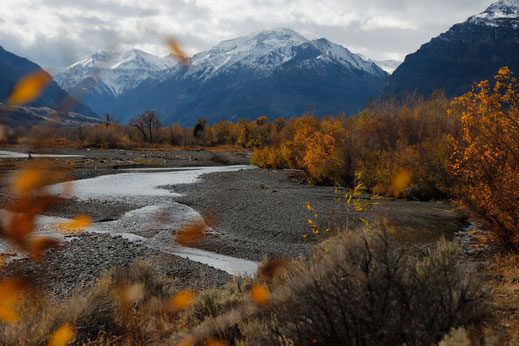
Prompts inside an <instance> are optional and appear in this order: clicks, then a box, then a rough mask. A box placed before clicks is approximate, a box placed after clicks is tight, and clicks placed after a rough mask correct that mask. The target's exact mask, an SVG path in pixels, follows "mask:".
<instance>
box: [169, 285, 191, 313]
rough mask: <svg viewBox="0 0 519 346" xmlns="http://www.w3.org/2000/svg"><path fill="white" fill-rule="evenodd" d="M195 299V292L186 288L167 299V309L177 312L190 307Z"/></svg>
mask: <svg viewBox="0 0 519 346" xmlns="http://www.w3.org/2000/svg"><path fill="white" fill-rule="evenodd" d="M194 301H195V294H194V293H193V291H190V290H186V291H182V292H180V293H178V294H176V295H174V296H173V297H171V299H170V300H169V304H168V310H170V311H172V312H177V311H181V310H185V309H187V308H188V307H190V306H191V305H192V304H193V302H194Z"/></svg>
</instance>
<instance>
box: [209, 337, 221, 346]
mask: <svg viewBox="0 0 519 346" xmlns="http://www.w3.org/2000/svg"><path fill="white" fill-rule="evenodd" d="M206 345H207V346H225V344H224V343H223V342H222V341H221V340H220V339H216V338H210V339H209V340H207V342H206Z"/></svg>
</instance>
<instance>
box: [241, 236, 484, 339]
mask: <svg viewBox="0 0 519 346" xmlns="http://www.w3.org/2000/svg"><path fill="white" fill-rule="evenodd" d="M331 241H333V244H330V243H329V244H327V246H326V244H323V246H324V247H328V248H327V249H323V250H322V251H321V252H319V253H318V254H317V259H316V260H314V261H312V262H310V263H299V264H297V265H295V266H293V267H291V268H290V269H289V270H288V271H287V272H286V274H285V276H286V277H285V278H284V280H283V281H284V283H283V284H282V285H280V286H279V287H277V289H276V290H275V291H274V293H273V298H272V301H271V303H270V304H269V305H268V307H267V308H266V309H265V311H264V312H263V313H261V314H260V315H259V316H257V317H256V318H254V319H252V320H251V321H249V324H248V326H247V327H244V330H246V332H245V334H246V339H247V341H248V342H250V343H251V344H271V343H275V342H276V341H279V340H291V341H292V342H294V343H295V344H296V345H304V344H312V343H313V344H320V345H341V344H351V345H372V344H375V345H397V344H398V345H402V344H410V345H431V344H434V343H437V342H439V341H440V340H441V339H442V337H443V335H444V334H446V333H449V331H450V330H451V329H452V328H458V327H469V326H472V325H474V324H478V323H481V322H482V321H485V320H486V319H487V318H488V317H489V313H488V311H489V305H488V297H489V292H488V290H487V289H485V288H484V287H482V286H481V285H480V282H478V280H476V279H474V277H472V275H470V274H469V273H466V272H465V271H464V270H463V269H462V268H460V267H459V266H458V258H459V255H460V250H459V247H458V246H457V244H455V243H448V242H445V241H441V242H439V243H438V244H437V246H436V249H434V250H431V251H429V252H428V253H427V254H426V255H425V256H424V257H415V256H412V255H409V254H408V253H406V252H405V250H403V249H400V248H399V247H397V246H396V245H395V244H393V243H392V241H391V240H390V239H389V237H388V235H387V232H386V231H385V230H384V229H382V230H379V231H377V232H373V233H370V234H369V233H354V232H347V233H343V234H342V235H340V236H339V237H337V238H336V239H334V240H329V241H328V242H331Z"/></svg>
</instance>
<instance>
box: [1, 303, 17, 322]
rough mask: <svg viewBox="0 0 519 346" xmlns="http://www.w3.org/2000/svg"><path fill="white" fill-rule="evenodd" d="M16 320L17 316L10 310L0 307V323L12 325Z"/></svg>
mask: <svg viewBox="0 0 519 346" xmlns="http://www.w3.org/2000/svg"><path fill="white" fill-rule="evenodd" d="M17 320H18V314H17V313H16V311H14V310H13V309H11V308H8V307H5V306H0V321H1V322H5V323H14V322H16V321H17Z"/></svg>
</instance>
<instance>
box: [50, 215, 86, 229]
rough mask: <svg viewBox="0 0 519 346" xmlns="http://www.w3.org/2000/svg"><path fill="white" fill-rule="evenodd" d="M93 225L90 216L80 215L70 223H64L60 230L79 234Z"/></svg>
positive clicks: (60, 225) (59, 226)
mask: <svg viewBox="0 0 519 346" xmlns="http://www.w3.org/2000/svg"><path fill="white" fill-rule="evenodd" d="M91 224H92V219H91V218H90V216H88V215H78V216H76V217H75V218H74V219H72V221H70V222H63V223H60V224H59V225H58V228H59V229H60V230H61V231H63V232H65V233H79V232H80V231H82V230H83V229H84V228H86V227H88V226H90V225H91Z"/></svg>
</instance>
